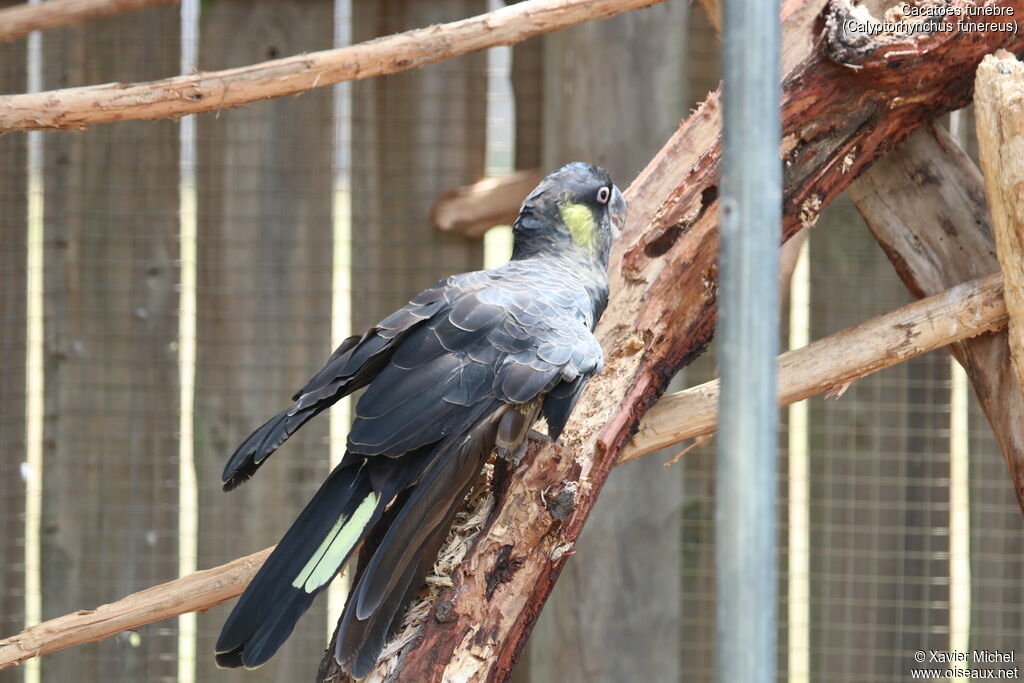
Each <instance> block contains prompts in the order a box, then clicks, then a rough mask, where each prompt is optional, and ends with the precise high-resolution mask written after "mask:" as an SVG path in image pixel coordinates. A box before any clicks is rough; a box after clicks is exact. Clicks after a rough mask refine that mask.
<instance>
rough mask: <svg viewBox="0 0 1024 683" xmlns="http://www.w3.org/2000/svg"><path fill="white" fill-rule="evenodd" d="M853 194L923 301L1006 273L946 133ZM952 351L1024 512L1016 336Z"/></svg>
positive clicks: (882, 168) (899, 152) (966, 168)
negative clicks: (1013, 355) (1012, 342)
mask: <svg viewBox="0 0 1024 683" xmlns="http://www.w3.org/2000/svg"><path fill="white" fill-rule="evenodd" d="M848 193H849V195H850V197H851V198H852V199H853V201H854V204H856V205H857V208H858V209H859V210H860V212H861V215H863V216H864V219H865V220H866V221H867V223H868V226H869V227H870V228H871V232H872V233H873V234H874V236H875V239H877V240H878V242H879V244H880V245H881V246H882V248H883V249H884V250H885V252H886V254H888V255H889V259H890V260H891V261H892V263H893V266H894V267H895V268H896V272H897V273H898V274H899V276H900V277H901V278H902V279H903V282H904V283H905V284H906V285H907V288H908V289H909V290H910V292H911V293H912V294H913V295H914V296H915V297H918V298H920V297H923V296H931V295H933V294H937V293H939V292H941V291H944V290H946V289H948V288H949V287H952V286H953V285H956V284H959V283H961V282H964V281H967V280H970V279H973V278H975V277H977V276H978V275H979V274H981V273H987V272H997V271H998V270H999V262H998V261H997V260H996V254H995V243H994V237H993V234H992V223H991V220H990V218H989V210H988V206H987V204H986V203H985V186H984V183H983V181H982V177H981V172H980V171H979V170H978V167H977V166H976V165H975V164H974V162H973V161H971V159H970V157H968V156H967V154H966V153H965V152H964V151H963V150H961V149H960V147H959V146H958V145H957V143H956V141H955V140H953V139H952V137H951V136H950V135H949V133H947V132H946V130H945V129H944V128H942V127H940V126H928V127H924V128H921V129H919V130H918V131H917V132H916V133H914V134H913V135H912V136H911V137H910V138H909V139H908V140H906V141H904V142H903V143H901V144H900V145H899V147H897V148H896V149H894V150H893V151H892V152H890V153H889V154H887V155H886V156H885V157H884V158H882V159H881V160H880V161H879V162H878V163H877V164H875V165H874V166H872V167H871V168H870V169H869V170H868V171H867V172H866V173H865V174H864V175H862V176H861V177H860V178H858V179H857V180H856V182H854V183H853V184H852V185H850V189H849V190H848ZM949 348H950V351H951V352H952V353H953V356H954V357H956V359H957V360H958V361H959V362H960V364H961V365H963V367H964V369H965V370H966V371H967V376H968V377H969V378H970V381H971V384H972V385H973V386H974V393H975V395H976V396H977V399H978V403H979V405H981V408H982V410H984V411H985V415H986V416H987V417H988V421H989V423H990V424H991V425H992V431H993V433H994V435H995V437H996V442H997V443H998V444H999V450H1000V451H1001V452H1002V454H1003V459H1004V460H1006V464H1007V465H1008V467H1009V470H1010V478H1011V481H1012V483H1013V487H1014V490H1015V491H1016V493H1017V502H1018V504H1020V505H1021V509H1022V510H1024V392H1022V391H1021V387H1020V385H1019V383H1018V382H1017V377H1016V375H1015V373H1014V372H1013V367H1012V365H1011V363H1010V342H1009V334H1008V332H1007V331H1006V330H1002V331H1000V332H999V333H998V334H991V335H984V336H980V337H975V338H974V339H971V340H969V341H965V342H962V343H960V344H954V345H952V346H950V347H949Z"/></svg>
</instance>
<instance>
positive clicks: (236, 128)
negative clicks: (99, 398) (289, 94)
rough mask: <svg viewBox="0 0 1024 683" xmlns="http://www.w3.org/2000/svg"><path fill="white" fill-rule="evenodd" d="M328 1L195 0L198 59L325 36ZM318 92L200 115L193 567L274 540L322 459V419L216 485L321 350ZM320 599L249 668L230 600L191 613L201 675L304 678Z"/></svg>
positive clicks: (320, 630)
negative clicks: (262, 662) (231, 638)
mask: <svg viewBox="0 0 1024 683" xmlns="http://www.w3.org/2000/svg"><path fill="white" fill-rule="evenodd" d="M333 12H334V9H333V3H332V2H331V0H312V1H311V2H301V3H300V2H278V1H276V0H259V1H257V2H253V1H250V0H218V1H217V2H213V3H209V4H206V5H204V11H203V15H202V17H201V24H200V44H199V65H200V68H202V69H221V68H227V67H235V66H240V65H243V64H248V63H250V62H253V61H259V60H262V59H273V58H275V57H279V56H282V55H287V54H293V53H298V52H303V51H306V50H316V49H324V48H328V47H330V46H331V44H332V41H333V28H332V27H333V16H334V14H333ZM331 117H332V105H331V93H330V91H329V90H324V91H318V92H313V93H308V94H306V95H304V96H302V97H300V98H289V99H281V100H274V101H271V102H261V103H258V104H255V105H253V106H251V107H248V108H246V109H244V110H237V111H225V112H222V113H221V114H219V115H218V116H205V117H202V118H200V119H199V120H198V127H197V128H198V131H197V135H198V140H197V145H198V159H197V162H198V166H197V169H196V181H197V201H198V205H197V206H198V215H199V224H198V245H197V253H198V264H197V268H198V271H197V277H198V283H197V297H196V303H197V347H196V363H197V367H196V402H195V413H194V414H195V458H196V470H197V475H198V482H199V510H200V517H199V536H200V538H199V557H198V560H199V566H200V567H201V568H204V567H212V566H214V565H218V564H221V563H222V562H226V561H228V560H231V559H233V558H235V557H238V556H240V555H244V554H247V553H251V552H253V551H255V550H258V549H260V548H263V547H265V546H267V545H269V544H272V543H276V542H277V541H278V539H280V537H281V535H282V534H283V533H284V531H285V530H286V529H287V528H288V526H289V525H290V524H291V523H292V521H293V520H294V519H295V517H296V516H297V515H298V513H299V512H300V511H301V510H302V508H303V507H304V506H305V504H306V502H307V501H308V500H309V499H310V498H311V497H312V495H313V494H314V493H315V492H316V489H317V488H318V487H319V485H320V482H321V481H323V479H324V477H325V476H326V474H327V471H328V444H327V435H328V429H327V420H325V419H324V420H317V421H315V422H314V423H312V424H310V425H307V426H306V428H305V429H303V430H302V432H301V433H300V434H299V435H297V436H296V437H295V439H293V440H292V441H290V442H289V443H288V445H287V447H286V448H284V449H283V450H282V452H280V453H278V454H277V455H275V456H274V457H273V458H271V459H270V461H269V462H268V463H267V464H266V466H264V467H263V468H262V470H261V471H260V472H259V474H258V475H257V476H256V477H254V478H253V480H252V481H250V482H248V483H247V484H246V485H245V486H242V487H241V488H240V489H238V490H237V491H232V492H231V493H224V492H222V491H221V487H220V475H221V471H222V469H223V467H224V463H225V461H226V460H227V458H228V456H229V455H230V454H231V453H232V451H233V450H234V448H235V447H236V446H237V445H238V443H239V442H240V441H241V440H242V439H243V438H244V437H245V436H247V435H248V434H249V432H250V431H252V430H253V429H255V428H256V427H258V426H259V425H260V424H262V423H263V421H264V420H266V419H267V418H268V417H269V416H270V415H272V414H274V413H276V412H277V411H279V410H280V409H281V408H282V407H283V406H284V405H286V404H287V402H288V397H289V396H291V394H292V393H293V392H294V391H295V389H297V388H298V387H300V386H302V385H303V384H304V383H305V381H306V380H307V379H308V378H309V377H310V376H311V375H312V373H313V372H315V371H316V370H317V368H319V367H320V366H321V365H322V364H323V360H324V359H325V358H326V357H327V355H329V353H330V316H331V252H332V244H333V242H332V235H331V234H332V227H331V149H332V130H333V129H332V119H331ZM325 602H326V601H324V600H319V601H317V602H316V603H315V604H314V605H313V607H312V608H311V609H310V611H309V612H308V613H307V614H306V616H305V617H304V618H303V619H302V620H301V621H300V622H299V624H298V626H297V627H296V630H295V633H293V635H292V637H291V638H290V639H289V641H288V643H287V644H286V645H285V646H284V647H282V648H281V650H280V652H278V654H277V656H276V657H274V659H273V660H271V661H270V662H269V663H268V664H267V665H266V666H264V667H262V668H261V669H260V670H259V671H253V672H250V671H244V670H241V669H236V670H223V671H222V670H219V669H217V668H216V665H215V663H214V660H213V646H214V642H215V641H216V639H217V636H218V635H219V633H220V629H221V626H222V625H223V623H224V620H225V619H226V618H227V615H228V613H229V612H230V609H231V607H232V605H233V603H228V604H225V605H222V606H219V607H216V608H214V609H211V610H209V611H208V612H206V613H204V614H202V615H200V616H199V619H198V630H199V643H198V650H197V658H198V663H197V673H196V677H197V680H199V681H214V680H216V681H226V682H230V681H245V682H246V683H252V682H253V681H263V682H266V681H280V682H281V683H284V682H286V681H287V682H291V681H295V680H311V679H312V677H313V672H314V671H315V670H316V662H317V660H318V659H319V657H320V653H321V652H322V651H323V648H324V645H325V643H326V640H327V636H326V604H325Z"/></svg>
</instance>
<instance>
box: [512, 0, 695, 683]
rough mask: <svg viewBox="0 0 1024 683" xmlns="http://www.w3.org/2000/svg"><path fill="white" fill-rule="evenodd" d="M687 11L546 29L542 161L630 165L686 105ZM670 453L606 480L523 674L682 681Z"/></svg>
mask: <svg viewBox="0 0 1024 683" xmlns="http://www.w3.org/2000/svg"><path fill="white" fill-rule="evenodd" d="M688 10H689V8H688V6H687V5H686V4H685V3H667V4H664V5H660V6H656V7H652V8H650V9H648V10H645V11H644V12H633V13H630V14H627V15H623V16H619V17H614V18H612V19H610V20H608V21H604V22H600V23H591V24H589V25H583V26H576V27H573V28H572V29H568V30H566V31H561V32H559V33H557V34H552V35H550V36H548V37H547V38H546V39H545V46H544V58H545V71H544V82H545V92H544V104H545V112H544V147H543V151H542V154H543V157H542V158H543V164H542V166H543V167H544V168H545V169H553V168H557V167H558V166H560V165H562V164H563V163H566V162H569V161H577V160H581V161H587V162H591V163H595V164H598V165H600V166H603V167H605V168H606V169H607V170H608V171H609V173H611V176H612V178H613V179H614V180H615V181H616V182H617V183H618V184H619V185H620V186H625V185H626V184H628V182H629V181H630V179H632V178H633V177H635V176H636V174H637V173H638V172H639V171H640V170H641V169H642V168H643V166H644V165H645V164H646V162H647V160H648V159H650V157H651V156H652V155H653V154H655V153H656V152H657V150H658V148H659V147H660V146H661V145H662V144H663V142H664V140H665V138H666V137H668V136H669V135H671V133H672V131H673V130H674V129H675V128H676V126H677V124H678V121H679V119H680V118H681V117H682V116H684V115H685V113H686V109H685V103H684V100H683V97H684V93H683V91H682V88H680V87H679V84H680V83H682V82H683V80H684V65H685V54H684V49H683V48H684V45H683V43H682V41H679V40H677V39H676V38H675V37H676V36H678V35H680V34H683V33H684V32H685V30H686V24H687V15H688V13H689V11H688ZM639 101H643V102H647V103H648V106H644V107H640V108H638V107H636V106H635V103H636V102H639ZM668 457H669V456H666V457H662V458H659V457H654V458H648V459H646V460H643V461H640V462H637V463H633V464H631V465H629V466H628V467H626V468H623V469H622V470H620V471H619V472H616V473H615V475H614V476H613V477H611V478H610V479H609V481H608V483H607V484H606V486H605V488H604V492H603V493H602V496H601V500H600V502H599V503H598V505H597V506H596V507H595V508H594V510H593V512H592V513H591V515H590V518H589V519H588V520H587V526H586V528H585V529H584V531H583V533H582V534H581V536H580V539H579V541H578V542H577V544H576V549H575V550H576V552H575V555H574V556H573V558H572V559H571V560H569V562H568V563H567V564H566V566H565V569H564V570H563V571H562V577H561V580H560V581H559V583H558V586H557V587H556V588H555V590H554V591H553V592H552V594H551V598H550V600H549V602H548V604H547V606H546V607H545V609H544V611H543V612H541V615H540V617H539V619H538V620H537V625H536V630H535V631H534V634H533V637H532V638H531V639H530V657H531V659H530V675H531V680H534V681H566V682H576V681H578V682H583V681H592V680H607V681H626V680H644V681H675V680H680V678H681V671H680V658H679V657H678V656H672V655H673V654H674V653H676V652H678V650H679V643H680V641H681V637H682V633H681V627H680V618H681V610H682V583H681V581H680V578H679V567H680V564H681V562H682V521H683V520H682V510H683V479H682V475H683V470H682V468H674V469H670V470H668V471H666V470H665V469H664V466H663V463H664V462H665V460H667V459H668ZM641 500H642V501H646V502H645V503H644V504H642V505H638V504H637V503H638V501H641Z"/></svg>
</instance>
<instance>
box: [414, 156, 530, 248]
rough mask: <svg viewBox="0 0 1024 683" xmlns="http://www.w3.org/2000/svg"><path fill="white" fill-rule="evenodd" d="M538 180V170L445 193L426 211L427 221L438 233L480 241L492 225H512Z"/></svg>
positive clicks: (490, 179) (525, 171) (480, 182)
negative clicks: (474, 238) (478, 239)
mask: <svg viewBox="0 0 1024 683" xmlns="http://www.w3.org/2000/svg"><path fill="white" fill-rule="evenodd" d="M540 179H541V175H540V169H537V168H531V169H525V170H522V171H516V172H515V173H511V174H509V175H507V176H502V177H499V178H484V179H483V180H478V181H477V182H475V183H473V184H472V185H463V186H461V187H456V188H453V189H447V190H445V191H444V192H442V193H441V196H440V197H439V198H438V200H437V201H436V202H435V203H434V206H433V208H432V209H431V210H430V221H431V222H432V223H433V224H434V227H435V228H437V229H438V230H440V231H441V232H457V233H461V234H463V235H465V236H467V237H476V238H479V237H483V234H484V233H485V232H487V231H488V230H490V229H491V228H492V227H494V226H495V225H512V223H513V222H514V221H515V219H516V216H517V215H519V207H520V206H521V205H522V203H523V197H525V196H526V195H528V194H529V193H530V191H531V190H533V188H534V187H536V186H537V183H539V182H540Z"/></svg>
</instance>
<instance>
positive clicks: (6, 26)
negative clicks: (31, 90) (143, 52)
mask: <svg viewBox="0 0 1024 683" xmlns="http://www.w3.org/2000/svg"><path fill="white" fill-rule="evenodd" d="M172 2H174V3H177V2H178V0H48V1H47V2H44V3H38V4H27V3H26V4H20V5H12V6H11V7H5V8H3V9H0V42H5V41H8V42H9V41H13V40H18V39H19V38H24V37H25V36H27V35H28V34H29V33H31V32H32V31H46V30H49V29H54V28H60V27H61V26H71V25H73V24H80V23H83V22H86V21H91V20H93V19H99V18H101V17H106V16H110V15H111V14H119V13H121V12H129V11H131V10H137V9H142V8H144V7H150V6H152V5H162V4H168V3H172ZM5 4H6V3H5ZM22 90H25V88H22Z"/></svg>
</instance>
